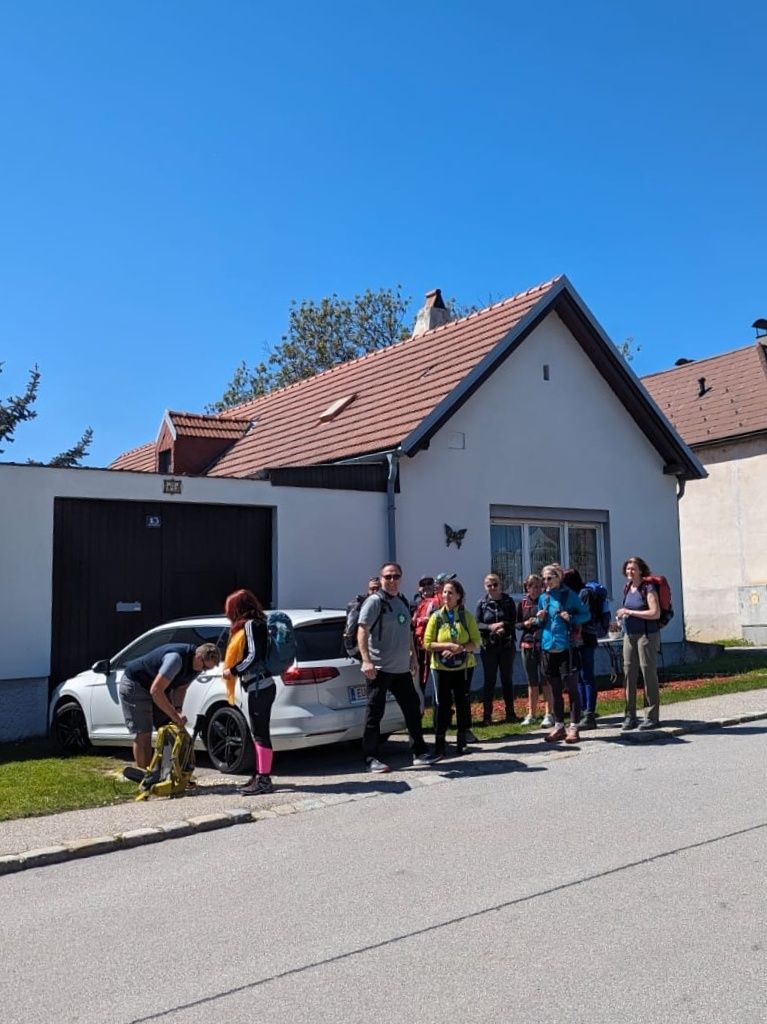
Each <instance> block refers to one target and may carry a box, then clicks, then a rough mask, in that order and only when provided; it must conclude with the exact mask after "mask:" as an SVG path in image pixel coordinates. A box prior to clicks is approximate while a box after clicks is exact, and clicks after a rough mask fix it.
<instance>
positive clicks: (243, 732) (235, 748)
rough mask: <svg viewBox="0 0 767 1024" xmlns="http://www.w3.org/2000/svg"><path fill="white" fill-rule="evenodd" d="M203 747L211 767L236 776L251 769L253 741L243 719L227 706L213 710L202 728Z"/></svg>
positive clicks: (235, 710) (235, 709) (238, 712)
mask: <svg viewBox="0 0 767 1024" xmlns="http://www.w3.org/2000/svg"><path fill="white" fill-rule="evenodd" d="M205 746H206V748H207V751H208V757H209V758H210V763H211V764H212V765H213V767H214V768H215V769H216V770H217V771H219V772H223V773H224V774H225V775H237V774H238V773H239V772H246V771H250V769H251V768H252V767H253V740H252V739H251V736H250V729H249V728H248V723H247V722H246V721H245V717H244V715H243V714H242V712H241V711H238V710H237V708H232V707H229V706H228V705H227V704H224V705H222V706H221V707H218V708H216V709H215V710H214V711H213V712H212V713H211V714H210V715H209V717H208V721H207V723H206V725H205Z"/></svg>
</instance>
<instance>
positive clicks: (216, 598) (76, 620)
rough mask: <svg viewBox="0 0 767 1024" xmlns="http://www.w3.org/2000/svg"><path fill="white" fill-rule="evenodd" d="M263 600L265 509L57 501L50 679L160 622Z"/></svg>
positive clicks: (268, 553) (267, 591) (268, 592)
mask: <svg viewBox="0 0 767 1024" xmlns="http://www.w3.org/2000/svg"><path fill="white" fill-rule="evenodd" d="M237 587H249V588H250V589H252V590H254V591H255V592H256V593H257V594H258V595H259V597H260V598H261V599H262V601H263V602H264V603H265V604H266V605H269V604H270V603H271V597H272V510H271V509H269V508H248V507H244V506H231V505H184V504H180V503H178V504H177V503H173V504H167V505H165V504H160V503H154V502H138V501H137V502H134V501H93V500H85V499H74V498H57V499H56V502H55V507H54V530H53V635H52V650H51V682H52V683H53V684H55V683H58V682H60V681H61V680H62V679H66V678H68V677H69V676H71V675H74V674H75V673H76V672H80V671H82V669H84V668H87V667H88V666H89V665H91V664H92V663H93V662H94V661H96V660H97V659H99V658H106V657H109V656H111V655H113V654H115V653H116V652H117V651H119V650H120V648H121V647H123V646H124V645H125V644H126V643H128V642H129V641H130V640H132V639H133V638H134V637H136V636H138V635H139V634H140V633H143V632H144V630H146V629H150V628H151V627H152V626H156V625H158V624H159V623H161V622H165V621H167V620H168V619H174V618H179V617H180V616H184V615H209V614H218V613H220V612H221V611H222V610H223V602H224V598H225V597H226V595H227V594H228V593H230V591H232V590H234V589H235V588H237Z"/></svg>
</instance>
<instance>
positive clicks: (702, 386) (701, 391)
mask: <svg viewBox="0 0 767 1024" xmlns="http://www.w3.org/2000/svg"><path fill="white" fill-rule="evenodd" d="M710 390H711V388H707V387H706V378H705V377H698V398H703V396H704V395H707V394H708V393H709V391H710Z"/></svg>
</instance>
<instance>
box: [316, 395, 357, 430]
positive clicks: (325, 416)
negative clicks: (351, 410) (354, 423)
mask: <svg viewBox="0 0 767 1024" xmlns="http://www.w3.org/2000/svg"><path fill="white" fill-rule="evenodd" d="M356 397H357V394H356V392H355V393H354V394H353V395H344V397H343V398H337V399H336V400H335V402H331V404H330V405H329V406H328V407H327V409H326V410H325V412H323V413H321V414H320V423H329V422H330V421H331V420H334V419H335V418H336V416H338V415H339V413H342V412H343V411H344V409H346V408H347V407H348V406H350V405H351V404H352V402H353V401H354V399H355V398H356Z"/></svg>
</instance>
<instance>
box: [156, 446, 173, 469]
mask: <svg viewBox="0 0 767 1024" xmlns="http://www.w3.org/2000/svg"><path fill="white" fill-rule="evenodd" d="M171 454H172V453H171V450H170V448H163V450H162V451H161V452H159V453H158V455H157V472H158V473H170V459H171Z"/></svg>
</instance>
